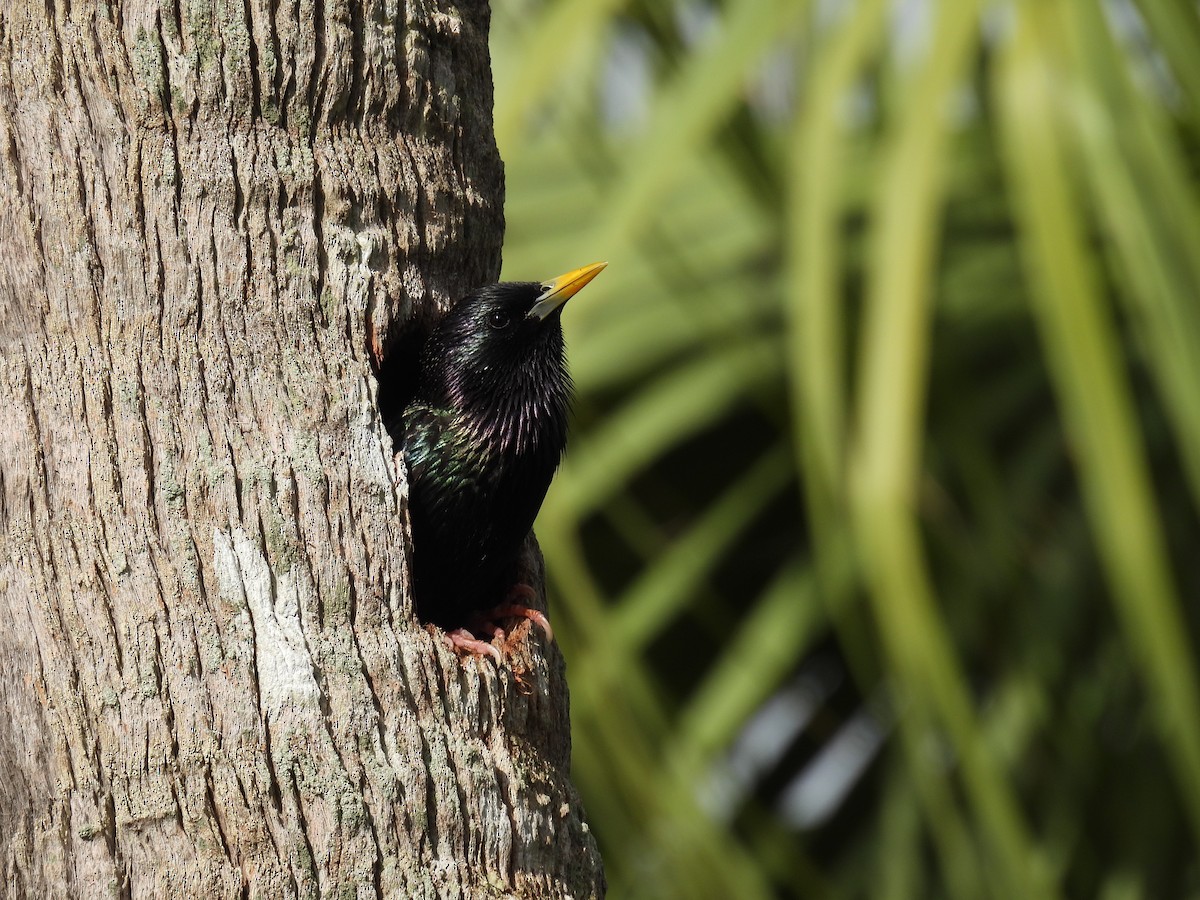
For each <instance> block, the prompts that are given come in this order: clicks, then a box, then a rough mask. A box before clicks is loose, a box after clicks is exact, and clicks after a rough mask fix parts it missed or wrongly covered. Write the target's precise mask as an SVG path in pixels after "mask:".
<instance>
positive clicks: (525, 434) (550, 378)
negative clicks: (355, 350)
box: [421, 332, 572, 463]
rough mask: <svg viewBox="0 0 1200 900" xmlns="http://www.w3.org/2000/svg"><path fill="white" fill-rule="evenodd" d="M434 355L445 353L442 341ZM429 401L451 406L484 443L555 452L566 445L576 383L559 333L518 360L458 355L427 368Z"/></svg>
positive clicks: (508, 449)
mask: <svg viewBox="0 0 1200 900" xmlns="http://www.w3.org/2000/svg"><path fill="white" fill-rule="evenodd" d="M429 349H430V351H431V353H433V354H438V353H440V352H441V348H439V347H438V346H437V345H436V344H435V345H433V346H431V347H430V348H429ZM426 372H427V374H429V375H430V376H431V377H430V378H429V380H428V381H427V383H426V384H425V385H423V388H422V390H421V394H423V395H424V396H423V397H421V399H422V400H424V402H426V403H427V404H429V405H430V406H432V407H434V408H439V409H443V410H446V411H447V412H449V413H451V414H452V415H453V416H454V418H455V419H456V420H457V421H458V423H459V425H460V426H461V427H463V428H465V429H466V430H468V431H469V432H470V433H471V434H472V436H473V438H474V439H475V440H476V441H478V442H479V443H480V444H483V445H486V446H487V447H488V448H489V449H490V450H493V451H500V452H505V453H517V454H520V455H526V454H535V455H539V456H540V455H543V454H552V455H553V456H554V458H555V462H556V463H557V460H558V457H559V456H560V455H561V453H562V451H563V449H564V448H565V446H566V439H567V418H568V415H569V413H570V406H571V395H572V383H571V376H570V373H569V372H568V371H567V364H566V355H565V351H564V347H563V342H562V335H561V332H559V333H558V334H557V335H555V336H554V339H551V340H549V341H548V342H547V343H546V345H545V346H541V347H538V348H536V349H535V350H534V351H533V352H530V353H527V354H524V355H522V356H520V357H519V358H516V359H495V360H488V361H487V362H482V361H479V360H477V359H470V360H464V359H454V358H452V357H446V356H443V357H442V358H441V359H439V360H437V361H436V363H435V364H434V365H432V366H427V367H426Z"/></svg>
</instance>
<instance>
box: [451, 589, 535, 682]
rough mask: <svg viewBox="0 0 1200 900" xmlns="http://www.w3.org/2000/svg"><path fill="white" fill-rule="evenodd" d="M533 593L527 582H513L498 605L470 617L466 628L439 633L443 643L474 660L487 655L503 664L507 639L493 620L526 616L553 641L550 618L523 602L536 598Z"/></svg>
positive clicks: (502, 630) (498, 663)
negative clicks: (486, 636) (485, 638)
mask: <svg viewBox="0 0 1200 900" xmlns="http://www.w3.org/2000/svg"><path fill="white" fill-rule="evenodd" d="M536 599H537V593H536V592H535V591H534V590H533V588H531V587H530V586H529V585H527V584H517V585H514V586H513V589H512V590H510V591H509V592H508V596H507V597H506V598H505V600H504V602H503V603H501V604H500V605H499V606H497V607H495V608H493V609H491V610H488V611H487V612H483V613H479V614H477V615H475V616H474V617H472V619H471V622H470V623H469V625H470V627H469V628H456V629H454V630H453V631H447V632H445V633H444V634H443V635H442V639H443V640H445V642H446V646H448V647H449V648H450V649H451V650H454V651H455V652H458V653H465V654H470V655H471V656H474V657H476V658H478V659H482V658H483V657H485V656H490V657H491V658H492V659H494V660H495V661H496V665H503V663H504V654H503V648H504V647H505V644H506V642H507V639H508V635H507V634H506V633H505V631H504V629H503V628H501V627H500V626H499V625H497V624H496V623H497V622H499V621H501V620H502V619H518V618H520V619H528V620H529V621H530V622H533V623H534V624H535V625H537V626H538V627H539V628H541V629H542V631H543V632H545V634H546V640H548V641H551V642H552V641H553V640H554V629H553V628H551V627H550V620H549V619H548V618H546V614H545V613H544V612H542V611H541V610H540V609H534V608H532V607H530V606H526V605H525V602H523V601H529V600H536ZM485 634H486V635H490V640H484V639H483V638H481V637H479V636H478V635H485Z"/></svg>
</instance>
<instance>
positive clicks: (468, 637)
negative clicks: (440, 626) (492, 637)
mask: <svg viewBox="0 0 1200 900" xmlns="http://www.w3.org/2000/svg"><path fill="white" fill-rule="evenodd" d="M442 637H443V639H444V640H445V641H446V645H447V646H448V647H449V648H450V649H451V650H454V651H456V652H457V651H462V652H465V653H470V654H471V655H472V656H476V657H479V658H480V659H482V658H483V657H485V656H490V657H491V658H492V659H494V660H496V665H498V666H502V665H504V657H503V656H501V655H500V650H499V649H498V648H497V647H496V646H495V645H494V644H489V643H488V642H487V641H481V640H479V639H478V638H476V637H475V636H474V635H473V634H471V632H469V631H467V629H465V628H456V629H454V631H448V632H446V633H445V634H444V635H443V636H442Z"/></svg>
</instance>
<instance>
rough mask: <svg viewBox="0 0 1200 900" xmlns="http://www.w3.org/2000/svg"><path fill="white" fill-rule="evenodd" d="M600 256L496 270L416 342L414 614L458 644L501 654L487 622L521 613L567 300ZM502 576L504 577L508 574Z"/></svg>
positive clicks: (550, 449)
mask: <svg viewBox="0 0 1200 900" xmlns="http://www.w3.org/2000/svg"><path fill="white" fill-rule="evenodd" d="M606 265H607V263H603V262H597V263H592V264H590V265H587V266H583V267H581V268H578V269H573V270H572V271H570V272H567V273H565V274H563V275H560V276H558V277H557V278H552V279H550V280H549V281H542V282H537V281H523V282H501V283H498V284H491V285H487V286H485V287H481V288H479V289H477V290H475V291H472V292H471V293H469V294H467V295H466V296H465V297H463V298H462V299H461V300H459V301H458V302H457V303H456V304H455V305H454V306H453V307H451V309H450V310H449V311H448V312H447V313H446V315H445V316H444V317H443V318H442V319H441V320H440V321H439V322H438V323H437V324H436V325H435V326H434V328H433V330H432V331H431V332H430V334H429V336H428V337H427V338H426V340H425V343H424V346H423V348H422V350H421V353H420V357H419V363H418V367H417V374H416V382H415V389H414V391H413V394H412V396H411V399H409V400H408V402H407V404H406V405H405V406H404V408H403V413H402V417H401V425H402V433H403V454H404V461H405V465H406V468H407V471H408V485H409V506H408V509H409V522H410V525H411V528H412V541H413V581H414V592H415V601H416V611H417V616H418V618H419V619H420V620H421V621H422V622H425V623H427V624H432V625H435V626H437V627H438V628H440V629H442V630H443V634H444V636H445V638H446V641H447V643H448V644H450V645H451V647H453V648H455V649H456V650H458V651H461V652H465V653H470V654H474V655H476V656H480V657H482V656H483V655H485V654H486V655H490V656H492V657H493V658H494V659H495V660H496V662H497V663H500V662H501V656H500V653H499V651H498V650H497V649H496V647H495V645H494V644H492V643H491V642H490V641H489V640H481V639H480V638H479V637H478V636H477V633H482V635H483V636H485V637H488V636H490V637H492V638H495V637H497V636H502V635H503V632H502V631H501V630H500V629H499V627H498V626H496V625H495V624H494V623H496V622H498V621H501V620H504V619H508V618H514V617H524V618H528V619H530V620H532V621H533V622H535V623H536V624H538V625H540V626H541V627H542V629H543V630H544V631H545V632H546V635H547V638H548V639H550V640H553V631H552V630H551V628H550V623H549V620H548V619H547V618H546V617H545V615H544V614H543V613H541V612H540V611H538V610H535V609H532V608H530V607H529V606H528V605H527V604H526V602H525V601H527V600H531V599H533V598H534V597H536V594H535V593H534V591H533V589H532V588H530V587H529V586H528V585H525V584H515V585H514V584H513V582H514V581H515V575H516V568H517V557H518V555H519V553H520V550H521V546H522V544H523V543H524V541H525V538H526V536H527V535H528V533H529V531H530V529H531V528H532V527H533V521H534V519H535V517H536V516H537V513H538V510H539V509H540V508H541V505H542V501H543V500H544V499H545V496H546V492H547V490H548V489H549V486H550V482H551V480H552V479H553V477H554V473H555V471H556V470H557V468H558V466H559V463H560V461H561V460H562V457H563V453H564V451H565V449H566V445H567V420H568V415H569V412H570V406H571V400H572V394H573V385H572V381H571V376H570V373H569V371H568V367H567V359H566V345H565V341H564V339H563V331H562V320H561V317H562V311H563V306H564V304H566V302H567V301H568V300H570V299H571V297H573V296H575V294H576V293H578V292H579V291H580V290H581V289H582V288H583V287H584V286H585V285H587V284H588V282H590V281H591V280H592V279H593V278H595V277H596V276H597V275H599V274H600V272H601V271H602V270H603V269H604V267H605V266H606ZM506 582H507V583H506Z"/></svg>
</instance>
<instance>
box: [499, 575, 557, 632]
mask: <svg viewBox="0 0 1200 900" xmlns="http://www.w3.org/2000/svg"><path fill="white" fill-rule="evenodd" d="M536 599H537V592H536V591H534V589H533V588H531V587H530V586H529V585H527V584H515V585H513V587H512V590H510V591H509V592H508V596H507V597H506V598H505V600H504V602H503V603H501V604H500V605H499V606H497V607H496V608H495V609H492V610H490V611H489V612H488V613H486V614H485V615H484V618H485V619H486V620H487V621H488V622H498V621H499V620H501V619H515V618H523V619H528V620H529V621H530V622H533V624H535V625H537V626H538V627H539V628H540V629H542V631H543V632H545V634H546V640H548V641H550V642H551V643H553V642H554V629H553V628H551V627H550V620H549V619H548V618H546V614H545V613H544V612H542V611H541V610H540V609H534V608H533V607H531V606H526V605H525V603H524V602H522V601H529V600H536Z"/></svg>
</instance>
